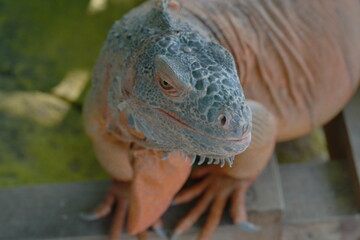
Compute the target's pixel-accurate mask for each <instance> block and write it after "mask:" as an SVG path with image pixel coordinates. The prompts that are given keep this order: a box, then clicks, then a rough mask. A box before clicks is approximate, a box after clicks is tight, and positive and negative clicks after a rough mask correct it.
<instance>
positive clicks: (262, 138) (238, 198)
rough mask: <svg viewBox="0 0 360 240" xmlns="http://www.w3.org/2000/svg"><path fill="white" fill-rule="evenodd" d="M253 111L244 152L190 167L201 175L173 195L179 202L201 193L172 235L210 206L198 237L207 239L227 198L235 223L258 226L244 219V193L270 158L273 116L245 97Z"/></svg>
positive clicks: (272, 138)
mask: <svg viewBox="0 0 360 240" xmlns="http://www.w3.org/2000/svg"><path fill="white" fill-rule="evenodd" d="M249 106H250V107H251V110H252V112H253V120H252V124H253V128H252V141H251V144H250V146H249V147H248V149H247V150H245V152H243V153H241V154H239V155H237V156H236V158H235V161H234V165H233V166H232V167H229V166H226V167H224V168H219V166H216V165H214V166H206V167H201V168H199V169H198V170H196V171H194V172H193V174H192V177H195V178H200V177H204V179H203V180H202V181H201V182H200V183H198V184H196V185H194V186H192V187H191V188H189V189H186V190H184V191H183V192H181V193H179V194H178V195H177V197H176V198H175V199H174V203H175V204H181V203H184V202H187V201H190V200H192V199H194V198H195V197H197V196H199V195H201V194H202V197H201V198H200V200H199V201H198V203H197V204H196V205H195V207H194V208H193V209H192V210H191V211H190V212H189V213H188V214H187V215H186V216H185V217H184V218H183V219H181V220H180V222H179V223H178V225H177V226H176V228H175V230H174V235H173V238H172V239H176V237H177V236H178V235H180V234H182V233H184V232H185V231H186V230H187V229H189V228H190V227H191V226H192V225H193V224H194V223H195V221H197V219H198V218H199V217H200V216H201V215H202V214H203V213H204V212H205V211H206V209H207V208H208V207H209V206H211V207H210V212H209V216H208V218H207V220H206V222H205V225H204V226H203V228H202V230H201V233H200V235H199V238H198V239H209V238H210V237H211V235H212V234H213V232H214V231H215V229H216V227H217V225H218V224H219V222H220V218H221V215H222V212H223V210H224V207H225V205H226V202H227V201H228V200H231V208H230V213H231V217H232V219H233V221H234V223H235V224H238V225H239V226H240V227H242V228H244V229H245V230H249V231H256V230H257V229H258V228H257V227H256V226H254V225H253V224H251V223H249V222H247V214H246V207H245V195H246V191H247V189H248V187H249V186H250V185H251V184H252V182H253V181H254V180H255V178H256V177H257V176H258V175H259V173H260V172H261V171H262V170H263V169H264V167H265V166H266V164H267V162H268V161H269V159H270V155H271V153H272V151H273V148H274V145H275V135H276V120H275V118H274V117H273V115H272V114H271V113H270V112H269V111H267V110H266V109H265V108H264V107H263V106H262V105H260V104H259V103H256V102H253V101H249Z"/></svg>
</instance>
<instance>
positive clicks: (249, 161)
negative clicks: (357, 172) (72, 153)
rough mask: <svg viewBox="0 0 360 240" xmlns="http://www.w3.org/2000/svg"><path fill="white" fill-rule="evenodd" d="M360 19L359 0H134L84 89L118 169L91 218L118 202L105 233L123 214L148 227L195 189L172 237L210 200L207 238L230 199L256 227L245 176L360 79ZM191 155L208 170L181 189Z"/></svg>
mask: <svg viewBox="0 0 360 240" xmlns="http://www.w3.org/2000/svg"><path fill="white" fill-rule="evenodd" d="M358 26H360V2H359V1H358V0H344V1H341V2H340V1H337V0H319V1H310V0H304V1H294V0H280V1H273V0H268V1H265V0H259V1H252V0H229V1H220V0H197V1H194V0H182V1H179V2H176V1H170V2H169V3H167V1H148V2H146V3H144V4H143V5H141V6H139V7H138V8H136V9H133V10H132V11H130V12H129V13H128V14H126V15H125V16H124V17H123V18H122V19H121V20H119V21H116V22H115V24H114V25H113V27H112V28H111V29H110V31H109V33H108V36H107V39H106V41H105V43H104V46H103V48H102V50H101V52H100V56H99V58H98V60H97V63H96V65H95V68H94V72H93V80H92V87H91V89H90V91H89V93H88V96H87V99H86V102H85V108H84V109H85V110H84V119H85V128H86V131H87V133H88V135H89V136H90V138H91V139H92V141H93V144H94V150H95V153H96V155H97V157H98V159H99V162H100V163H101V165H102V166H103V167H104V168H105V170H106V171H107V172H108V173H109V174H110V175H111V176H112V177H113V178H114V183H113V184H112V185H111V187H110V188H109V191H108V193H107V195H106V196H105V198H104V201H103V202H102V204H100V205H99V207H98V208H97V209H96V210H95V211H94V213H93V214H92V215H90V216H88V218H90V219H96V218H99V217H104V216H106V215H108V214H109V213H110V210H111V207H112V206H113V205H114V204H115V203H117V207H116V209H115V215H114V220H113V225H112V227H111V231H110V238H111V239H118V238H119V235H120V233H121V231H122V227H123V223H124V220H125V216H126V214H127V228H128V232H129V233H131V234H138V236H139V238H141V239H143V238H144V236H145V235H146V233H145V230H146V229H147V228H148V227H149V226H152V225H153V226H154V228H155V229H156V230H157V231H158V232H160V233H161V228H160V227H159V226H161V221H159V219H160V217H161V215H162V214H163V212H164V211H165V210H166V209H167V207H168V206H169V205H170V204H171V202H172V203H173V204H181V203H184V202H188V201H190V200H192V199H194V198H195V197H200V200H199V202H198V203H197V204H196V205H195V206H194V208H193V209H192V210H191V211H190V212H189V213H188V214H187V215H185V217H184V218H183V219H181V220H180V221H179V223H178V225H177V226H176V227H175V229H174V232H173V235H172V239H175V238H176V237H177V236H179V235H180V234H182V233H183V232H185V231H186V230H187V229H189V228H190V227H191V226H192V225H193V223H195V221H197V219H198V218H199V217H200V216H201V215H202V214H203V213H204V212H205V211H206V210H207V209H208V208H209V216H208V218H207V220H206V221H205V224H204V226H203V228H202V230H201V233H200V235H199V239H209V238H210V237H211V235H212V233H213V232H214V231H215V229H216V227H217V225H218V223H219V221H220V217H221V214H222V211H223V209H224V206H225V204H226V202H227V201H228V200H231V207H230V213H231V216H232V219H233V221H234V223H235V224H237V225H239V226H240V227H242V228H244V229H245V230H248V231H256V230H258V229H259V228H258V227H256V226H255V225H253V224H251V223H249V222H247V216H246V208H245V193H246V190H247V189H248V187H249V186H250V185H251V183H252V182H253V181H254V180H255V178H256V177H257V176H258V174H259V173H260V172H261V171H262V170H263V168H264V167H265V166H266V164H267V162H268V160H269V158H270V155H271V153H272V151H273V148H274V145H275V142H276V141H282V140H287V139H291V138H294V137H297V136H300V135H302V134H305V133H307V132H309V131H310V130H312V129H314V128H315V127H318V126H320V125H322V124H324V123H325V122H326V121H329V120H330V119H331V118H332V117H333V116H335V115H336V114H337V113H338V112H339V111H340V110H341V108H342V107H343V106H344V105H345V103H346V102H347V101H348V100H349V98H350V97H351V95H352V94H353V93H354V92H355V91H356V89H357V87H358V85H359V81H360V64H359V63H360V47H359V43H360V28H359V27H358ZM245 96H246V98H247V100H246V99H245ZM197 156H198V157H197ZM184 159H185V160H187V161H186V162H185V161H184ZM196 161H197V164H199V165H206V166H201V167H199V168H197V169H196V170H195V171H193V172H192V173H191V177H195V178H203V180H201V181H199V182H198V183H197V184H195V185H194V186H191V187H190V188H189V189H185V190H183V191H182V192H180V193H179V194H178V195H177V196H175V194H176V193H177V192H178V191H179V189H180V188H181V187H182V186H183V184H184V182H185V181H186V179H187V178H188V177H189V175H190V171H191V166H190V164H195V163H196ZM189 163H190V164H189ZM225 163H228V164H225ZM217 164H219V165H217ZM174 196H175V197H174Z"/></svg>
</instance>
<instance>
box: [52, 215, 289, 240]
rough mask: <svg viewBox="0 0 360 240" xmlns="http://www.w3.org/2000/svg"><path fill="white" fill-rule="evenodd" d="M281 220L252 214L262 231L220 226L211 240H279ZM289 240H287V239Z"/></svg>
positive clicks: (189, 235) (191, 235) (193, 234)
mask: <svg viewBox="0 0 360 240" xmlns="http://www.w3.org/2000/svg"><path fill="white" fill-rule="evenodd" d="M280 219H281V212H279V211H275V212H273V213H271V214H264V213H256V212H253V213H252V214H251V215H250V220H251V221H252V222H254V223H256V224H259V225H261V226H263V228H262V230H261V231H259V232H256V233H249V232H244V231H243V230H241V229H240V228H239V227H237V226H234V225H221V226H220V227H219V228H218V229H217V230H216V231H215V233H214V235H213V236H212V238H211V240H265V239H266V240H280V239H281V229H280V227H279V226H280V225H279V224H278V223H279V222H280ZM198 234H199V231H198V229H194V228H193V229H191V230H189V231H188V232H186V233H184V234H183V235H181V236H180V237H179V238H178V239H177V240H189V239H196V238H197V236H198ZM148 238H149V239H151V240H164V239H161V238H160V237H158V236H156V234H155V233H154V232H151V231H149V232H148ZM48 240H108V238H107V237H106V236H104V235H103V236H93V237H68V238H53V239H48ZM122 240H137V238H136V237H134V236H129V235H123V238H122ZM287 240H289V239H287Z"/></svg>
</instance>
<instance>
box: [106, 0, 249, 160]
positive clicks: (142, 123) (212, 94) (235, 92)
mask: <svg viewBox="0 0 360 240" xmlns="http://www.w3.org/2000/svg"><path fill="white" fill-rule="evenodd" d="M144 9H145V10H146V14H144V13H143V12H142V14H139V13H138V12H136V11H135V12H134V11H131V12H130V13H129V14H127V15H126V16H125V17H124V18H123V19H122V20H121V21H119V22H117V23H115V25H114V26H113V28H112V30H111V32H110V33H109V37H108V41H113V44H112V45H113V46H114V48H115V49H116V48H118V52H119V54H120V55H121V56H117V57H118V58H119V57H120V58H121V61H122V64H121V66H120V67H118V69H116V70H114V72H115V74H114V75H115V76H116V77H114V79H115V78H117V80H114V81H113V87H115V88H118V90H114V94H113V96H112V98H113V99H111V101H110V102H113V101H115V102H116V101H118V102H117V104H116V107H119V106H120V108H121V110H123V111H125V112H126V114H127V115H128V116H129V119H130V120H131V121H130V122H131V123H132V124H131V126H132V127H133V128H135V129H136V130H138V131H141V132H142V133H143V134H144V135H145V137H146V141H144V142H142V143H141V144H143V145H144V146H146V147H152V148H156V149H161V150H170V151H172V150H173V151H182V152H185V153H187V154H190V155H200V156H206V157H209V158H215V159H226V160H229V159H230V158H231V157H232V156H234V155H235V154H237V153H239V152H241V151H243V150H244V149H245V148H246V147H247V146H248V145H249V141H250V130H251V112H250V109H249V108H248V106H247V105H246V103H245V98H244V95H243V92H242V88H241V86H240V82H239V79H238V75H237V72H236V67H235V63H234V60H233V57H232V56H231V54H230V53H229V52H228V51H227V50H226V49H225V48H224V47H222V46H220V45H219V44H217V43H213V42H211V41H210V40H208V39H206V38H205V37H203V36H202V35H200V34H199V33H198V32H196V31H194V30H192V29H191V27H190V26H188V25H187V24H186V23H183V22H180V21H175V20H172V18H171V17H170V15H169V12H168V10H167V1H164V0H162V1H156V4H155V7H154V5H153V6H152V8H149V6H146V5H145V6H143V8H142V11H144ZM137 11H141V10H137ZM135 19H136V21H135ZM144 23H146V24H144ZM129 79H130V80H129ZM120 89H121V90H120ZM124 89H125V90H126V91H124ZM124 102H125V103H124Z"/></svg>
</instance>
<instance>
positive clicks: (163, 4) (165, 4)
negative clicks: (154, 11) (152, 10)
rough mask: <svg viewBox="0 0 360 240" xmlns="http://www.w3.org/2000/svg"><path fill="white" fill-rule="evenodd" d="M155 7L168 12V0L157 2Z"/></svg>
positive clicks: (158, 0)
mask: <svg viewBox="0 0 360 240" xmlns="http://www.w3.org/2000/svg"><path fill="white" fill-rule="evenodd" d="M155 5H156V7H157V8H159V9H160V10H162V11H166V10H167V9H168V1H167V0H155Z"/></svg>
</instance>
